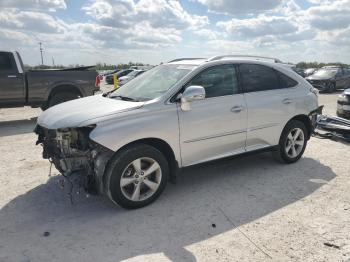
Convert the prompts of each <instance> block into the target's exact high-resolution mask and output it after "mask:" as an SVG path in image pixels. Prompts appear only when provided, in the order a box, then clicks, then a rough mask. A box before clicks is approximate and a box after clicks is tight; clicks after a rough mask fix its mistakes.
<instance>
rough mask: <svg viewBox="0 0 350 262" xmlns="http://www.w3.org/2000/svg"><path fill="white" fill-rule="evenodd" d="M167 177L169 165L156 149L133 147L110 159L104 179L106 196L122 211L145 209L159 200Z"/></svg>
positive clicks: (141, 145)
mask: <svg viewBox="0 0 350 262" xmlns="http://www.w3.org/2000/svg"><path fill="white" fill-rule="evenodd" d="M168 177H169V166H168V162H167V160H166V158H165V157H164V155H163V154H162V153H161V152H160V151H159V150H158V149H156V148H154V147H152V146H148V145H143V144H140V145H134V146H131V147H128V148H126V149H124V150H122V151H121V152H119V153H117V154H116V155H115V156H114V157H113V158H112V159H111V162H110V164H109V167H108V168H107V172H106V180H105V182H106V190H107V195H108V197H109V198H110V199H111V200H112V201H113V202H114V203H117V204H118V205H120V206H122V207H124V208H128V209H134V208H140V207H144V206H146V205H149V204H150V203H152V202H153V201H155V200H156V199H157V198H158V197H159V195H160V194H161V193H162V192H163V190H164V188H165V186H166V184H167V181H168Z"/></svg>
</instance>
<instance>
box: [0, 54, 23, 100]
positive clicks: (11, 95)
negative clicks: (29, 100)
mask: <svg viewBox="0 0 350 262" xmlns="http://www.w3.org/2000/svg"><path fill="white" fill-rule="evenodd" d="M18 63H19V62H18ZM17 103H18V104H24V103H25V86H24V78H23V72H18V69H17V64H16V61H15V58H14V56H13V53H10V52H0V104H1V105H6V104H8V105H14V104H17Z"/></svg>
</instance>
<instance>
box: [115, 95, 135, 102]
mask: <svg viewBox="0 0 350 262" xmlns="http://www.w3.org/2000/svg"><path fill="white" fill-rule="evenodd" d="M109 98H120V99H121V100H124V101H132V102H140V100H137V99H135V98H131V97H127V96H120V95H117V96H110V97H109Z"/></svg>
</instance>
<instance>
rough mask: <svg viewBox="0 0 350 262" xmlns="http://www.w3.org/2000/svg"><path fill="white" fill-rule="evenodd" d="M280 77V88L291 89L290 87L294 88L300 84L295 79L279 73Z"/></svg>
mask: <svg viewBox="0 0 350 262" xmlns="http://www.w3.org/2000/svg"><path fill="white" fill-rule="evenodd" d="M277 74H278V77H279V79H280V87H281V88H289V87H294V86H296V85H297V84H298V82H297V81H295V80H294V79H292V78H290V77H289V76H286V75H285V74H283V73H281V72H278V73H277Z"/></svg>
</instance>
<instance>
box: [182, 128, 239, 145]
mask: <svg viewBox="0 0 350 262" xmlns="http://www.w3.org/2000/svg"><path fill="white" fill-rule="evenodd" d="M245 132H246V131H245V130H237V131H233V132H228V133H223V134H217V135H212V136H205V137H200V138H196V139H190V140H186V141H184V142H183V143H186V144H188V143H193V142H198V141H203V140H208V139H213V138H219V137H224V136H231V135H237V134H241V133H245Z"/></svg>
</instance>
